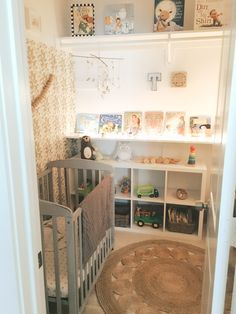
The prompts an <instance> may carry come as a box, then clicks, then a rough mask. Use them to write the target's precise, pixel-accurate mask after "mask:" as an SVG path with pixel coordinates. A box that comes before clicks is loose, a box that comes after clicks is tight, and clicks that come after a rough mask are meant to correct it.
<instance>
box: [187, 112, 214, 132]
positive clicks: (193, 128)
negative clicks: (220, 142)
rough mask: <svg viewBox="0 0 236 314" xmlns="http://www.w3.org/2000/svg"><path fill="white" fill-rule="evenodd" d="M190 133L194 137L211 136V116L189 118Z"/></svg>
mask: <svg viewBox="0 0 236 314" xmlns="http://www.w3.org/2000/svg"><path fill="white" fill-rule="evenodd" d="M189 127H190V133H191V135H192V136H211V134H212V127H211V117H209V116H204V115H200V116H191V117H190V118H189Z"/></svg>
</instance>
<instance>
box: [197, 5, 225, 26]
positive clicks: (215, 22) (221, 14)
mask: <svg viewBox="0 0 236 314" xmlns="http://www.w3.org/2000/svg"><path fill="white" fill-rule="evenodd" d="M228 23H229V3H228V0H215V1H212V0H205V1H204V0H196V2H195V12H194V30H204V29H212V28H213V29H216V28H218V29H219V28H222V27H224V26H227V25H228Z"/></svg>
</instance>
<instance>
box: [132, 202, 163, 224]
mask: <svg viewBox="0 0 236 314" xmlns="http://www.w3.org/2000/svg"><path fill="white" fill-rule="evenodd" d="M134 221H135V222H136V223H137V225H138V226H139V227H143V226H144V225H145V224H151V225H152V227H153V228H159V227H160V225H162V221H163V217H162V216H161V214H160V213H159V212H158V211H156V210H143V209H141V208H139V207H138V208H137V209H136V212H135V216H134Z"/></svg>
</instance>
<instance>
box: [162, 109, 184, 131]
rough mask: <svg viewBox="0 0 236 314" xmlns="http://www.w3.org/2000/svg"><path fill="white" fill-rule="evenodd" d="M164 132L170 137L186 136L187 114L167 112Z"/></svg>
mask: <svg viewBox="0 0 236 314" xmlns="http://www.w3.org/2000/svg"><path fill="white" fill-rule="evenodd" d="M164 132H165V133H166V134H170V135H184V134H185V112H179V111H170V112H166V115H165V128H164Z"/></svg>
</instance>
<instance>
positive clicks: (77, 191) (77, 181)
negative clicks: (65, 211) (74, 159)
mask: <svg viewBox="0 0 236 314" xmlns="http://www.w3.org/2000/svg"><path fill="white" fill-rule="evenodd" d="M78 187H79V175H78V169H74V189H75V208H77V207H78V206H79V190H78Z"/></svg>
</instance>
